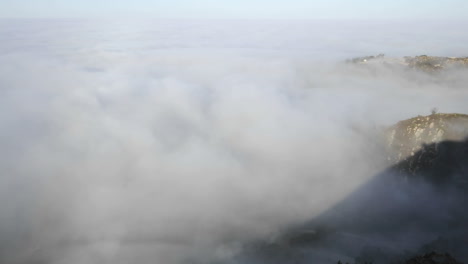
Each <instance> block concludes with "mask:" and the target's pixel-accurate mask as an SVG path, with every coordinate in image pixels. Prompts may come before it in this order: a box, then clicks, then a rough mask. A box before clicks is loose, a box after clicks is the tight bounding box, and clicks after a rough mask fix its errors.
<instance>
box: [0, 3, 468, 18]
mask: <svg viewBox="0 0 468 264" xmlns="http://www.w3.org/2000/svg"><path fill="white" fill-rule="evenodd" d="M467 10H468V0H411V1H408V0H381V1H376V0H374V1H372V0H354V1H351V0H309V1H307V0H287V1H286V0H224V1H222V0H198V1H196V0H166V1H163V0H0V17H27V18H29V17H60V18H63V17H65V18H66V17H120V16H123V17H154V18H232V19H238V18H239V19H242V18H248V19H257V18H259V19H262V18H272V19H277V18H279V19H323V18H325V19H375V18H381V19H468V15H467V13H466V11H467Z"/></svg>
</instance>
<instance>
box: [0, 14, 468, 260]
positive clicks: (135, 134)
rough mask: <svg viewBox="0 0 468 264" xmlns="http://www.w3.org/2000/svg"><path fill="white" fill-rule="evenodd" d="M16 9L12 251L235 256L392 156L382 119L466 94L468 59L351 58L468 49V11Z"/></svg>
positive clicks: (10, 60)
mask: <svg viewBox="0 0 468 264" xmlns="http://www.w3.org/2000/svg"><path fill="white" fill-rule="evenodd" d="M0 23H1V24H2V25H3V27H2V29H1V30H0V31H1V32H2V34H0V36H2V37H0V38H1V39H0V40H1V42H0V43H1V44H0V60H1V62H2V63H1V64H0V93H1V96H0V108H1V110H2V111H0V123H1V124H2V127H1V131H2V132H1V134H0V144H1V146H2V147H1V150H0V155H1V159H0V164H1V166H0V168H1V170H2V173H1V175H2V176H1V178H0V182H1V184H0V186H1V188H2V191H1V192H0V194H1V195H2V197H1V198H2V199H1V202H0V206H1V208H2V214H1V221H0V223H1V224H0V234H1V235H0V237H1V244H0V251H1V254H0V255H1V256H2V257H3V259H2V261H5V262H10V263H15V262H17V263H28V262H35V263H37V262H41V261H42V262H44V263H65V262H66V263H107V262H112V263H129V262H132V263H155V262H156V263H180V262H184V261H187V260H192V261H193V260H194V259H196V260H213V259H217V258H225V257H228V256H230V255H231V254H233V253H235V252H236V248H237V247H238V246H239V245H240V244H242V243H243V242H245V241H249V240H251V239H256V238H259V237H265V236H269V235H271V234H274V233H275V232H277V231H278V230H280V229H281V228H283V227H285V226H288V225H290V224H294V223H299V222H301V221H305V220H306V219H309V218H311V217H313V216H316V215H318V214H320V213H321V212H323V210H326V209H327V208H329V207H330V206H332V205H333V204H334V203H335V202H337V201H339V199H340V198H342V197H344V196H345V195H346V194H348V193H349V192H351V191H352V190H354V189H355V188H357V187H358V186H359V185H360V184H362V183H363V182H365V181H366V180H367V179H369V177H371V176H372V175H373V173H375V172H377V171H379V170H380V169H382V168H383V165H382V163H381V161H380V160H379V158H374V159H372V158H371V157H376V155H375V154H376V153H378V152H376V151H377V150H375V149H374V148H373V147H372V146H373V145H376V144H377V143H375V142H378V139H377V138H375V137H374V135H375V134H377V131H378V129H376V127H379V126H384V125H390V124H392V123H393V122H395V121H398V120H399V119H403V118H408V117H412V116H414V115H418V114H427V113H428V112H429V110H430V109H431V108H433V107H438V108H439V109H440V111H444V112H464V113H467V112H468V105H467V104H466V99H467V92H466V91H465V88H466V87H465V84H466V83H467V82H468V77H466V76H467V75H466V74H465V72H462V71H457V70H454V71H451V72H447V73H446V74H445V75H444V77H443V78H442V79H436V78H435V77H433V76H430V75H427V74H425V73H421V72H408V71H405V70H402V69H400V68H391V67H385V66H381V67H380V66H376V67H374V68H366V67H359V66H355V65H344V64H341V63H337V60H338V59H340V58H345V57H352V56H355V55H361V54H362V55H367V53H371V54H372V53H375V52H377V51H379V52H380V51H388V53H390V54H395V55H400V54H402V53H413V52H418V50H421V49H422V50H423V51H421V52H425V51H434V53H439V54H440V55H458V54H459V53H461V52H462V51H463V49H462V48H461V47H462V43H464V42H463V39H465V40H466V38H467V37H466V35H460V32H459V31H457V30H459V28H458V27H456V25H455V27H452V26H447V28H444V30H443V31H441V32H442V33H440V32H439V33H438V34H439V35H437V36H435V35H432V34H430V33H429V30H428V28H426V27H422V28H418V26H414V27H409V28H406V27H405V28H404V29H402V30H400V26H399V25H400V24H397V25H396V26H395V27H391V26H390V25H385V27H383V26H382V27H378V26H376V25H371V26H370V28H371V29H367V30H364V26H363V25H362V23H361V24H360V23H357V24H353V25H350V26H349V31H348V29H347V27H344V28H341V27H338V26H337V25H336V24H333V23H330V24H326V23H325V24H324V22H316V23H318V24H313V23H312V22H308V23H305V24H301V23H300V22H290V23H288V22H252V21H251V22H248V23H247V22H235V21H234V22H225V23H226V24H213V23H208V22H190V21H182V22H181V21H179V22H176V21H165V22H160V23H155V22H154V23H148V24H124V23H114V22H113V23H109V22H102V23H98V22H96V21H58V22H57V21H22V20H10V21H2V22H0ZM249 23H251V24H249ZM438 26H440V27H442V26H441V25H438ZM377 28H378V29H381V28H382V29H383V28H388V29H389V31H386V33H389V37H388V43H387V42H381V40H382V37H381V35H382V34H384V33H383V32H380V31H379V30H377ZM401 32H403V33H401ZM411 33H414V34H411ZM400 34H401V35H400ZM392 36H393V37H395V38H392ZM397 36H399V38H396V37H397ZM441 36H442V37H444V38H445V39H444V41H441V40H440V38H439V37H441ZM374 39H378V40H379V41H374ZM369 40H372V41H369ZM451 40H455V41H451ZM457 40H459V42H458V41H457ZM465 43H466V42H465ZM404 45H408V46H407V48H404ZM421 47H426V48H421ZM428 47H429V48H428ZM363 53H365V54H363ZM377 157H378V156H377Z"/></svg>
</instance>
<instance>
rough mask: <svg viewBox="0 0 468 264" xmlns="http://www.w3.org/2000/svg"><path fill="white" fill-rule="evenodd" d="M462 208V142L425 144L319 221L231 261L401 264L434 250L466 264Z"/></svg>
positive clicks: (466, 190)
mask: <svg viewBox="0 0 468 264" xmlns="http://www.w3.org/2000/svg"><path fill="white" fill-rule="evenodd" d="M344 184H345V183H344ZM467 202H468V139H467V140H465V141H461V142H457V141H443V142H439V143H434V144H429V145H425V146H423V148H422V149H421V150H420V151H418V152H417V153H415V154H414V155H413V156H411V157H409V158H407V159H405V160H403V161H401V162H399V163H398V164H395V165H394V166H392V167H390V168H388V169H386V170H385V171H383V172H382V173H379V174H378V175H376V176H375V177H373V178H372V179H371V180H370V181H369V182H367V183H366V184H364V185H363V186H362V187H360V188H359V189H358V190H356V191H355V192H353V193H352V194H351V195H349V196H348V197H347V198H346V199H344V200H343V201H341V202H339V203H338V204H336V205H335V206H334V207H332V208H331V209H329V210H327V211H326V212H324V213H323V214H321V215H320V216H318V217H316V218H314V219H313V220H311V221H308V222H307V223H304V224H302V225H300V226H296V227H293V228H290V229H289V230H287V231H285V232H284V233H283V235H281V236H279V237H278V238H276V239H274V240H273V241H269V242H256V243H253V244H250V245H247V246H246V247H245V250H244V251H243V252H242V253H241V254H239V255H238V256H237V257H235V258H234V259H233V260H231V262H232V263H243V264H248V263H255V264H259V263H265V264H266V263H269V264H272V263H275V264H276V263H336V262H337V260H341V261H344V262H349V263H370V262H373V263H403V262H404V260H405V259H409V258H411V257H413V256H415V255H417V254H425V253H428V252H431V251H439V252H447V253H449V254H451V255H452V256H454V257H455V258H457V259H458V260H461V261H462V262H464V263H466V262H468V251H467V250H466V249H467V248H468V210H466V204H467ZM344 262H343V263H344Z"/></svg>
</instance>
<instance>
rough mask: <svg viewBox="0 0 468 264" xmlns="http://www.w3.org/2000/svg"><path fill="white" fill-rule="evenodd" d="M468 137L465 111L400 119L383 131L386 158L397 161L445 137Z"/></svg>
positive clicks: (460, 139) (456, 138)
mask: <svg viewBox="0 0 468 264" xmlns="http://www.w3.org/2000/svg"><path fill="white" fill-rule="evenodd" d="M467 137H468V115H465V114H437V113H433V114H431V115H428V116H418V117H414V118H410V119H407V120H403V121H400V122H398V123H397V124H395V125H393V126H391V127H390V128H388V129H387V130H386V131H385V138H386V140H387V149H388V153H389V154H388V160H389V161H390V163H391V164H395V163H397V162H400V161H402V160H404V159H406V158H408V157H410V156H414V155H415V153H416V152H418V151H419V150H421V149H423V148H424V145H425V144H432V143H437V142H441V141H446V140H452V141H463V140H465V139H466V138H467Z"/></svg>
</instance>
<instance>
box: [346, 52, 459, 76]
mask: <svg viewBox="0 0 468 264" xmlns="http://www.w3.org/2000/svg"><path fill="white" fill-rule="evenodd" d="M347 62H348V63H357V64H373V63H381V64H385V65H401V66H405V67H408V68H412V69H418V70H422V71H425V72H436V71H439V70H443V69H449V68H455V67H468V57H438V56H427V55H420V56H414V57H412V56H406V57H404V58H387V57H385V55H384V54H379V55H377V56H364V57H357V58H353V59H349V60H347Z"/></svg>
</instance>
